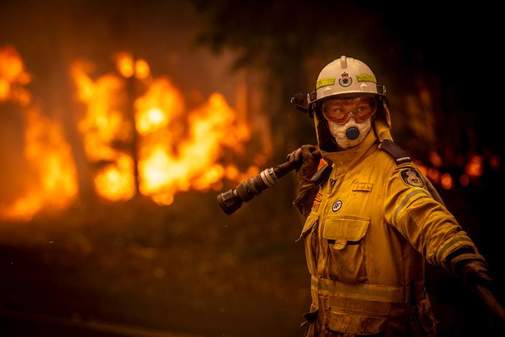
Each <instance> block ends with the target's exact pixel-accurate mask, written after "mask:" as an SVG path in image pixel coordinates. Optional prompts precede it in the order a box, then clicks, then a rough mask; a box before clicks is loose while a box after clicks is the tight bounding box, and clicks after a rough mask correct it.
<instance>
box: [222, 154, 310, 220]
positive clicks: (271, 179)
mask: <svg viewBox="0 0 505 337" xmlns="http://www.w3.org/2000/svg"><path fill="white" fill-rule="evenodd" d="M301 164H302V160H301V158H299V159H290V160H287V161H285V162H283V163H282V164H279V165H277V166H273V167H269V168H267V169H265V170H263V171H261V172H260V174H258V175H257V176H254V177H252V178H249V179H247V180H244V181H242V182H241V183H240V184H238V185H237V186H236V187H235V188H232V189H229V190H228V191H225V192H223V193H221V194H219V195H218V196H217V202H218V204H219V206H221V208H222V209H223V211H224V212H225V213H226V214H228V215H229V214H232V213H234V212H235V211H236V210H238V209H239V208H240V207H241V206H242V203H244V202H246V201H249V200H251V199H252V198H254V197H256V196H257V195H259V194H260V193H261V192H263V191H264V190H266V189H268V188H270V187H272V186H273V185H275V183H276V182H277V180H279V179H280V178H282V177H284V176H285V175H286V174H288V173H289V172H291V171H293V170H296V169H297V168H299V167H300V165H301Z"/></svg>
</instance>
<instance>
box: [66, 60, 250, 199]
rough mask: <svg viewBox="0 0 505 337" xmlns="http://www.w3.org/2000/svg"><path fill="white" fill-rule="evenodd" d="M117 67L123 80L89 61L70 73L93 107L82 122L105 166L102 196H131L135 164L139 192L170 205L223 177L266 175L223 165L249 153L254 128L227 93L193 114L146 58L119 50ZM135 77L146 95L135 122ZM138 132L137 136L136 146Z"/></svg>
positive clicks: (98, 185)
mask: <svg viewBox="0 0 505 337" xmlns="http://www.w3.org/2000/svg"><path fill="white" fill-rule="evenodd" d="M116 68H117V70H118V72H119V75H116V74H105V75H102V76H100V77H98V78H97V79H92V78H91V76H90V74H91V71H92V69H91V67H90V66H86V65H84V64H82V63H76V64H74V66H73V67H72V71H71V73H72V77H73V79H74V82H75V83H76V87H77V91H78V92H77V98H78V99H79V100H80V101H81V102H82V103H84V104H85V107H86V112H85V114H84V115H83V117H82V118H81V120H80V122H79V131H80V132H81V133H82V135H83V137H84V144H85V150H86V154H87V156H88V159H89V160H91V161H95V162H105V164H106V165H105V166H102V167H101V169H100V170H98V172H97V173H96V176H95V179H94V182H95V189H96V191H97V193H98V195H100V196H101V197H103V198H105V199H107V200H110V201H117V200H128V199H130V198H132V197H133V196H134V194H135V179H134V174H133V171H134V168H135V166H134V165H138V166H137V167H138V171H139V191H140V193H141V194H143V195H145V196H149V197H151V198H152V199H153V200H154V201H155V202H157V203H159V204H164V205H169V204H171V203H173V200H174V195H175V194H176V193H177V192H179V191H187V190H190V189H193V190H201V191H205V190H209V189H217V188H221V187H222V180H223V179H228V180H233V181H237V180H240V179H243V178H245V177H249V176H251V175H253V174H255V173H257V172H258V171H259V169H257V168H256V167H250V168H249V169H247V170H246V172H245V173H240V170H239V169H238V168H237V167H236V166H235V165H233V164H227V165H225V164H222V163H220V161H221V160H222V156H223V154H224V153H225V152H227V153H230V152H235V153H237V154H244V152H245V148H244V143H245V142H247V141H248V140H249V139H250V136H251V131H250V128H249V125H248V124H246V123H245V121H242V120H239V119H238V117H237V116H238V114H237V112H236V111H235V110H234V109H232V108H231V107H230V106H229V105H228V103H227V102H226V100H225V98H224V97H223V96H222V95H221V94H218V93H214V94H212V95H211V96H210V97H209V99H208V101H207V102H206V103H204V104H203V105H202V106H200V107H197V108H196V109H194V110H192V111H189V112H186V111H185V104H184V98H183V96H182V95H181V93H180V92H179V90H178V89H177V88H176V87H175V86H174V85H173V84H172V83H171V82H170V81H169V80H168V79H167V78H165V77H158V78H153V77H152V76H151V73H150V67H149V64H148V63H147V62H146V61H145V60H142V59H138V60H137V61H134V58H133V57H132V56H131V55H129V54H126V53H120V54H118V55H117V58H116ZM132 76H135V78H137V79H142V82H140V81H139V82H138V83H137V84H136V86H137V87H138V89H139V93H140V95H139V96H138V97H135V98H134V109H133V113H134V117H135V118H134V120H133V119H132V118H131V117H128V116H127V115H126V114H127V111H128V109H127V105H126V104H127V103H128V101H131V98H130V100H128V97H127V96H126V95H127V93H126V90H125V88H126V84H125V78H129V77H132ZM186 116H187V117H186ZM133 123H134V125H133ZM133 130H135V131H136V132H137V133H138V137H136V139H137V143H136V144H133V141H134V139H135V138H134V137H132V131H133ZM117 144H123V145H122V146H117ZM134 145H135V146H134ZM133 149H137V151H138V152H137V153H136V154H137V156H138V163H134V160H133V156H132V151H133Z"/></svg>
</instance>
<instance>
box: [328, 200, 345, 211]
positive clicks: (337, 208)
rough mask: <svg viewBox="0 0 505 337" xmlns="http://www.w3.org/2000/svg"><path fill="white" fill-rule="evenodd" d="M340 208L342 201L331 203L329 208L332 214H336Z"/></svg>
mask: <svg viewBox="0 0 505 337" xmlns="http://www.w3.org/2000/svg"><path fill="white" fill-rule="evenodd" d="M341 208H342V200H337V201H335V202H334V203H333V205H332V206H331V210H332V211H333V212H338V210H339V209H341Z"/></svg>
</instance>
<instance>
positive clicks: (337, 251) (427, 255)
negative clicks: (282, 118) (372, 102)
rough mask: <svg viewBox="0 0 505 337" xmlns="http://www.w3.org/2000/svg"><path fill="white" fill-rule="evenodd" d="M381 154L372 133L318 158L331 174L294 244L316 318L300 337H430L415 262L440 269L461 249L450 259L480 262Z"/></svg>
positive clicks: (428, 191)
mask: <svg viewBox="0 0 505 337" xmlns="http://www.w3.org/2000/svg"><path fill="white" fill-rule="evenodd" d="M381 144H382V143H381V142H379V141H378V140H377V138H376V136H375V134H374V132H373V131H372V132H370V133H369V135H368V136H367V137H366V139H365V140H364V141H363V142H362V143H361V144H360V145H359V146H357V147H356V148H351V149H349V150H345V151H336V152H323V156H324V157H325V159H326V160H327V161H328V162H330V165H332V168H331V173H330V174H329V177H328V179H326V181H325V182H324V183H323V184H322V185H321V186H320V188H319V191H318V193H317V196H316V197H315V199H314V200H313V204H312V207H311V209H310V213H309V214H308V216H307V219H306V221H305V224H304V226H303V230H302V233H301V236H300V239H304V241H305V253H306V258H307V266H308V270H309V272H310V275H311V295H312V306H311V312H312V313H316V312H317V315H315V316H317V318H316V322H315V323H314V324H313V325H314V326H311V327H310V328H309V333H308V335H320V336H325V335H326V334H325V331H327V330H330V331H334V332H340V333H346V334H350V335H368V334H375V333H379V332H385V333H386V335H387V336H390V335H391V336H410V335H433V334H434V321H433V319H432V314H431V311H430V305H429V301H428V298H427V297H426V294H425V291H424V283H423V281H424V275H423V274H424V270H423V269H424V260H426V261H428V262H429V263H432V264H436V265H443V266H445V267H448V268H449V267H450V266H448V265H446V263H447V261H448V259H447V257H448V256H450V255H451V253H453V252H455V251H457V250H458V249H461V248H462V247H468V248H470V251H471V252H470V253H467V254H463V255H462V256H459V257H458V259H465V258H469V259H470V258H478V259H482V257H481V256H480V255H479V254H478V252H477V249H476V247H475V245H474V243H473V242H472V240H471V239H470V238H469V237H468V235H467V234H466V233H465V231H463V230H462V228H461V227H460V225H459V224H458V222H457V221H456V219H455V218H454V216H453V215H452V214H451V213H450V212H449V211H448V210H447V208H446V207H445V206H444V205H443V203H442V202H441V201H437V199H438V195H435V193H436V192H434V189H432V186H431V185H430V183H429V182H428V181H427V179H426V178H425V177H424V176H422V175H421V174H420V173H419V171H418V170H417V169H416V167H415V165H414V164H413V163H412V162H411V161H410V159H409V158H408V157H405V158H394V157H393V156H392V155H391V154H390V153H387V152H386V151H383V150H381V148H380V147H381ZM395 159H396V160H395ZM467 250H468V249H467ZM472 251H473V253H472ZM414 311H415V312H417V313H419V314H420V315H417V317H416V320H417V323H418V324H414V325H413V324H411V323H412V312H414ZM317 331H319V332H317ZM420 331H421V332H422V333H419V332H420Z"/></svg>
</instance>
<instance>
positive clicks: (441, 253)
mask: <svg viewBox="0 0 505 337" xmlns="http://www.w3.org/2000/svg"><path fill="white" fill-rule="evenodd" d="M463 246H469V247H472V248H474V249H475V244H474V243H473V242H472V240H470V238H469V237H468V236H467V235H466V233H465V232H464V231H461V232H458V233H456V234H455V235H454V236H453V237H451V238H450V239H449V240H447V241H446V242H444V243H443V244H442V245H441V246H440V247H439V248H438V251H437V254H436V259H437V261H438V262H439V263H443V262H444V260H445V258H446V257H447V255H449V254H450V253H452V252H453V251H454V250H456V249H457V248H459V247H463Z"/></svg>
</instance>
